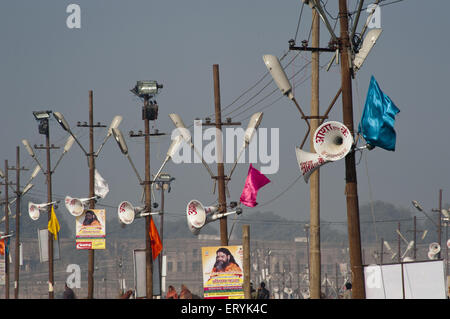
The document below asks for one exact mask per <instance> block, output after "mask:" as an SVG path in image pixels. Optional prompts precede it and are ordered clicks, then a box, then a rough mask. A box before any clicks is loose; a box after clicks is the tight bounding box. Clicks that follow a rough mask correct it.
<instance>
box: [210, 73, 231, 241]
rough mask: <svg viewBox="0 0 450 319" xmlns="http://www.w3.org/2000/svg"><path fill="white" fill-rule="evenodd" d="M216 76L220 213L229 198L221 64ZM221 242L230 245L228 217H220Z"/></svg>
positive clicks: (215, 105) (214, 75)
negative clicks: (227, 191)
mask: <svg viewBox="0 0 450 319" xmlns="http://www.w3.org/2000/svg"><path fill="white" fill-rule="evenodd" d="M213 77H214V110H215V115H216V152H217V184H218V190H219V213H226V212H227V199H226V194H225V172H224V164H223V153H222V152H223V148H222V113H221V106H220V80H219V65H218V64H214V65H213ZM220 244H221V245H222V246H228V226H227V217H222V218H220Z"/></svg>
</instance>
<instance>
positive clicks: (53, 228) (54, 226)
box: [47, 205, 60, 240]
mask: <svg viewBox="0 0 450 319" xmlns="http://www.w3.org/2000/svg"><path fill="white" fill-rule="evenodd" d="M47 228H48V231H49V232H50V233H52V234H53V238H54V239H55V240H57V239H58V232H59V229H60V227H59V222H58V219H57V218H56V215H55V209H54V208H53V205H52V209H51V213H50V220H49V221H48V226H47Z"/></svg>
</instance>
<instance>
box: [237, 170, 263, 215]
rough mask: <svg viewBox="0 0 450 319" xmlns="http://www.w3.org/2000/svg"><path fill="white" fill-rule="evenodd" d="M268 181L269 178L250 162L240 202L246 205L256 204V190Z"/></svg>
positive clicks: (252, 205)
mask: <svg viewBox="0 0 450 319" xmlns="http://www.w3.org/2000/svg"><path fill="white" fill-rule="evenodd" d="M267 183H270V179H268V178H267V177H266V176H265V175H264V174H262V173H261V172H260V171H258V170H257V169H256V168H254V167H253V165H252V164H250V167H249V168H248V173H247V179H246V181H245V185H244V189H243V190H242V194H241V198H240V201H241V203H242V204H244V205H245V206H248V207H255V206H256V205H258V203H257V202H256V197H257V195H258V190H259V189H260V188H261V187H263V186H264V185H266V184H267Z"/></svg>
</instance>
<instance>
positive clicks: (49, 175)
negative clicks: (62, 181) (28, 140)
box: [45, 128, 54, 299]
mask: <svg viewBox="0 0 450 319" xmlns="http://www.w3.org/2000/svg"><path fill="white" fill-rule="evenodd" d="M45 146H46V147H45V149H46V152H47V202H48V203H51V202H52V171H51V164H50V128H49V129H48V131H47V134H46V135H45ZM52 207H53V205H49V206H48V221H50V218H51V209H52ZM53 283H54V280H53V234H52V233H50V232H48V298H49V299H54V285H53Z"/></svg>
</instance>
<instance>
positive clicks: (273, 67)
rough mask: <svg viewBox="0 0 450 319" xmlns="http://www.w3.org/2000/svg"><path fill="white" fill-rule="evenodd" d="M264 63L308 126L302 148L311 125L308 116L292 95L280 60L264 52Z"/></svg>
mask: <svg viewBox="0 0 450 319" xmlns="http://www.w3.org/2000/svg"><path fill="white" fill-rule="evenodd" d="M263 60H264V63H265V65H266V67H267V69H268V70H269V72H270V75H271V76H272V78H273V80H274V82H275V83H276V85H277V86H278V88H279V89H280V91H281V93H283V95H286V96H287V97H288V98H289V99H290V100H292V102H294V104H295V106H296V107H297V109H298V111H299V112H300V114H301V115H302V119H303V120H305V122H306V125H307V126H308V130H307V131H306V134H305V137H304V138H303V141H302V144H301V145H300V149H301V148H303V145H304V144H305V141H306V138H307V137H308V134H309V131H310V130H311V126H310V124H309V121H308V118H307V117H306V116H305V113H303V110H302V108H301V107H300V105H299V104H298V102H297V100H296V99H295V97H294V94H293V93H292V86H291V83H290V82H289V79H288V78H287V76H286V73H285V72H284V69H283V67H282V66H281V64H280V61H279V60H278V58H277V57H276V56H274V55H270V54H266V55H263Z"/></svg>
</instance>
